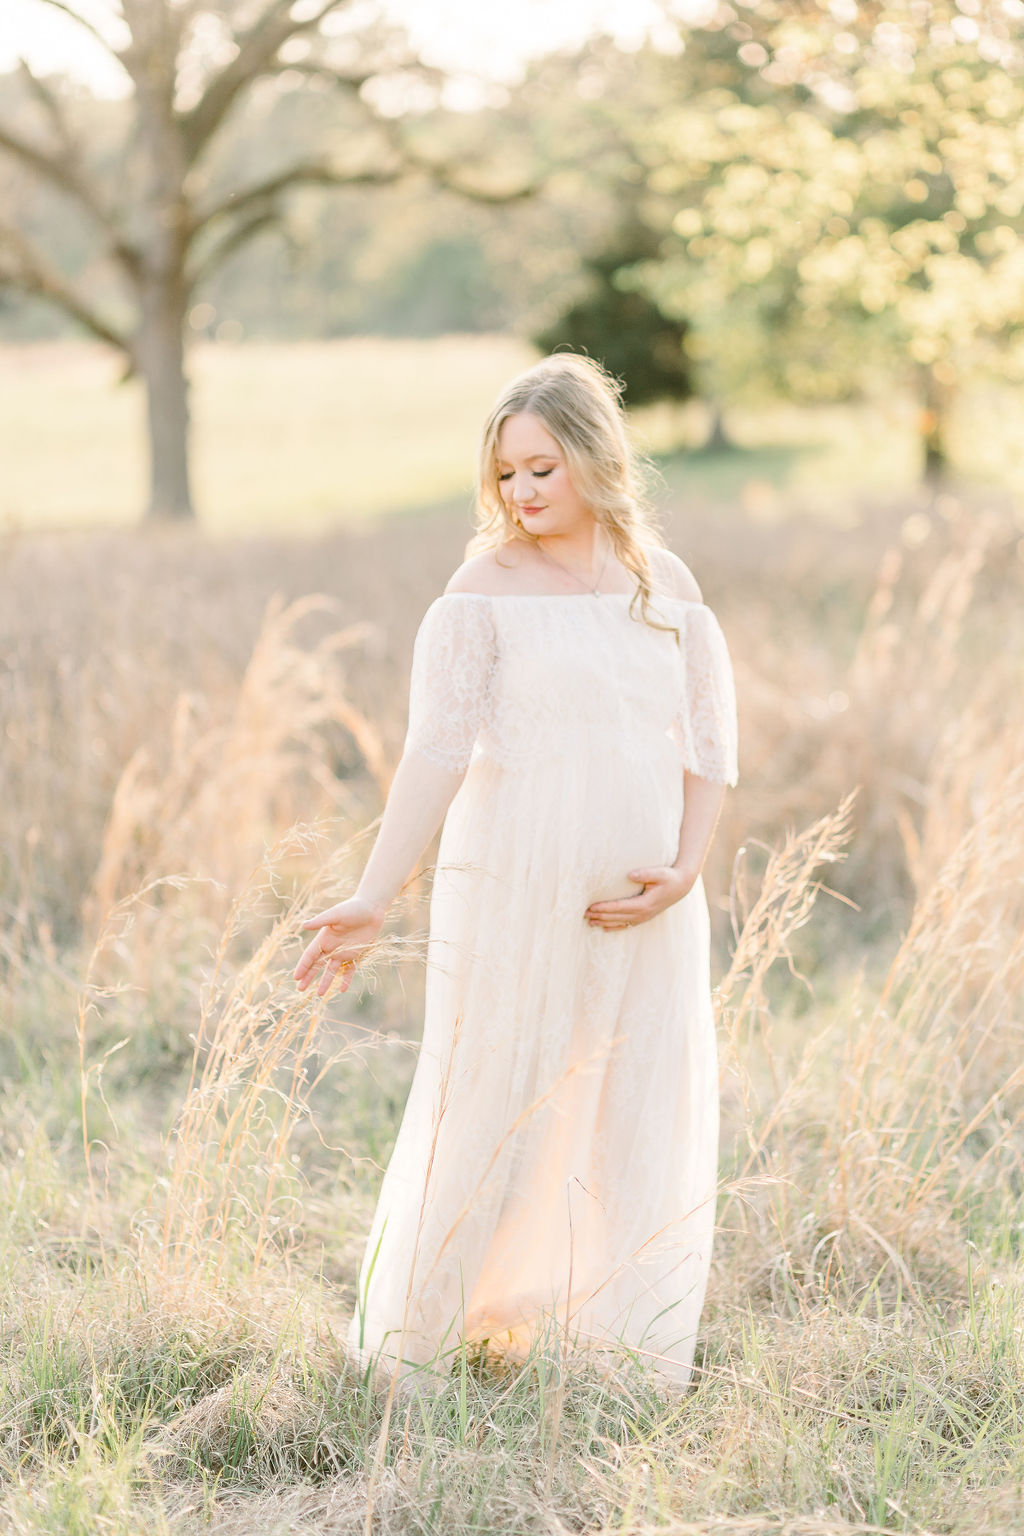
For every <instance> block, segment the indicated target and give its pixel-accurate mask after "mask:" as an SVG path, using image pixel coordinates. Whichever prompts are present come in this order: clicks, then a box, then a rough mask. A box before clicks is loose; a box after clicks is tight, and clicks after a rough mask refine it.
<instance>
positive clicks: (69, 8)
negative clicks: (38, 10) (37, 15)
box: [39, 0, 127, 73]
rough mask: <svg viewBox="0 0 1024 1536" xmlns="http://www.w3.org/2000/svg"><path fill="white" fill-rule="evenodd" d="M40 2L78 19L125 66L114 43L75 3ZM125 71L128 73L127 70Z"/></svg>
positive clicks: (113, 57) (115, 59)
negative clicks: (81, 12) (79, 10)
mask: <svg viewBox="0 0 1024 1536" xmlns="http://www.w3.org/2000/svg"><path fill="white" fill-rule="evenodd" d="M39 4H40V5H48V6H50V8H51V9H52V10H55V11H62V12H63V14H64V15H65V16H68V17H70V19H71V20H72V21H76V22H77V23H78V25H79V26H80V27H83V28H84V29H85V31H86V32H88V33H89V34H90V35H91V36H92V37H93V38H94V39H95V40H96V42H98V43H99V45H100V47H101V48H104V49H105V50H106V51H107V53H108V54H109V55H110V57H111V58H112V59H113V60H114V61H115V63H117V64H120V66H121V68H122V69H124V68H125V63H124V60H123V59H122V57H121V55H120V54H119V53H118V51H117V49H116V48H115V47H114V45H113V43H112V42H110V40H109V39H108V38H106V37H104V36H103V33H102V32H101V31H100V30H99V28H98V27H94V26H93V24H92V22H91V21H88V20H87V19H86V17H84V16H81V15H79V13H78V11H76V10H75V8H74V6H73V5H68V4H66V0H39ZM125 72H126V73H127V71H125Z"/></svg>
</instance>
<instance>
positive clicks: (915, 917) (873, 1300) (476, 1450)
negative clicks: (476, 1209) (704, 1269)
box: [0, 507, 1024, 1536]
mask: <svg viewBox="0 0 1024 1536" xmlns="http://www.w3.org/2000/svg"><path fill="white" fill-rule="evenodd" d="M922 516H924V517H925V518H926V520H928V527H927V528H926V529H923V525H922V523H921V521H920V518H921V517H922ZM912 518H918V521H917V522H916V523H915V522H913V521H911V519H912ZM908 523H909V527H910V530H911V532H910V533H909V534H908V533H907V531H906V530H907V525H908ZM925 535H926V536H925ZM461 537H462V530H461V528H460V527H459V526H458V525H457V524H456V523H452V524H450V525H449V524H446V523H443V522H442V523H441V524H439V525H437V526H435V527H433V528H423V529H417V528H415V527H412V526H407V527H405V528H402V529H400V530H398V531H396V530H395V529H391V530H386V531H384V532H382V533H381V534H380V536H379V538H378V539H376V540H375V539H374V538H366V539H363V540H351V541H346V540H343V539H339V540H338V541H337V542H336V543H335V544H333V545H330V546H321V547H318V548H305V547H297V548H294V549H292V548H290V547H289V546H278V547H276V548H273V549H269V548H267V547H263V546H253V547H251V548H245V547H240V546H230V547H227V546H225V547H216V546H207V545H204V544H202V543H201V542H198V543H195V544H190V543H189V542H187V541H176V540H175V541H171V542H170V543H168V544H165V545H162V546H161V545H160V544H156V545H154V546H147V545H145V544H143V543H142V542H136V541H132V540H125V541H110V540H102V541H98V542H97V543H96V544H95V545H92V544H90V542H89V541H75V542H74V543H69V544H67V545H61V544H60V543H59V542H56V541H54V542H46V541H43V542H40V544H38V545H33V546H21V547H17V548H14V549H12V550H10V551H9V552H8V558H7V563H6V568H5V571H4V575H3V580H4V581H6V583H7V586H6V588H5V592H4V598H5V601H4V603H3V604H2V605H0V623H2V624H3V625H4V627H5V633H6V640H7V642H8V648H7V651H6V653H5V654H6V656H7V658H8V661H7V665H6V666H5V668H4V669H3V671H2V673H0V723H2V729H3V733H4V740H5V741H6V743H7V744H8V752H7V755H6V757H5V761H4V774H5V783H4V791H5V792H4V795H3V797H2V800H0V848H2V850H3V868H2V878H0V900H2V902H3V906H4V912H5V917H6V922H5V924H4V934H3V950H2V961H0V967H2V974H0V1003H2V1006H3V1009H4V1016H5V1021H6V1023H7V1026H8V1027H7V1030H6V1033H5V1037H4V1039H3V1041H2V1043H0V1053H2V1056H0V1059H2V1062H3V1068H4V1072H5V1081H6V1086H7V1095H6V1098H5V1101H4V1104H3V1107H2V1110H0V1140H2V1146H3V1152H4V1156H3V1159H2V1164H0V1275H2V1284H3V1288H4V1289H3V1297H4V1308H5V1311H4V1317H5V1329H4V1341H3V1345H2V1353H3V1359H4V1365H5V1373H6V1374H5V1378H4V1384H3V1385H2V1386H0V1467H2V1468H3V1470H4V1473H5V1476H6V1478H7V1481H8V1489H7V1492H6V1493H5V1494H3V1495H2V1498H3V1503H2V1506H0V1507H2V1509H3V1521H4V1522H5V1528H9V1529H11V1530H12V1531H18V1532H21V1531H24V1532H29V1531H40V1530H58V1531H79V1530H80V1531H83V1532H85V1531H89V1532H90V1533H91V1532H92V1531H94V1530H98V1529H104V1530H109V1531H113V1532H121V1531H123V1532H125V1533H127V1532H129V1531H131V1532H135V1531H139V1530H150V1529H151V1530H154V1531H157V1530H161V1531H162V1530H176V1531H179V1530H180V1531H190V1530H193V1529H195V1530H199V1529H212V1530H221V1531H224V1532H228V1531H239V1532H241V1531H250V1530H253V1529H259V1530H261V1531H273V1530H289V1531H309V1532H317V1533H321V1532H322V1533H325V1536H326V1533H327V1532H335V1531H350V1530H351V1531H362V1530H365V1529H367V1528H368V1527H370V1526H372V1528H374V1529H377V1530H380V1531H406V1530H408V1531H413V1530H416V1531H423V1530H431V1531H433V1530H436V1531H449V1530H457V1529H474V1530H478V1531H493V1532H495V1533H497V1532H499V1531H500V1532H505V1531H508V1530H512V1529H514V1530H523V1531H537V1532H541V1531H544V1532H548V1531H552V1530H565V1529H577V1530H587V1531H591V1530H592V1531H605V1530H609V1531H610V1530H612V1529H615V1530H620V1531H628V1532H634V1533H639V1532H641V1531H643V1532H646V1531H648V1530H651V1529H654V1528H670V1529H673V1530H693V1531H711V1530H715V1531H735V1532H740V1531H744V1532H762V1531H768V1530H772V1531H780V1532H781V1531H784V1530H798V1529H799V1530H801V1531H803V1532H812V1531H813V1532H820V1533H822V1536H825V1533H832V1532H839V1531H844V1532H850V1531H855V1530H857V1531H868V1530H917V1531H922V1530H935V1531H939V1530H942V1531H964V1532H967V1531H994V1530H1004V1529H1005V1530H1007V1531H1009V1530H1012V1529H1016V1528H1017V1526H1016V1525H1015V1522H1019V1520H1020V1519H1021V1502H1020V1495H1019V1489H1020V1487H1021V1486H1022V1477H1024V1453H1022V1452H1021V1451H1020V1445H1021V1443H1022V1442H1021V1438H1020V1426H1021V1423H1022V1420H1024V1390H1022V1387H1024V1369H1022V1365H1021V1352H1020V1344H1019V1328H1018V1324H1017V1319H1018V1317H1019V1307H1020V1302H1021V1300H1022V1298H1024V1290H1022V1286H1021V1270H1020V1261H1019V1257H1018V1254H1019V1231H1020V1227H1019V1218H1018V1214H1017V1212H1018V1209H1019V1201H1020V1194H1021V1188H1022V1171H1024V1170H1022V1167H1021V1158H1022V1156H1024V1127H1022V1124H1021V1120H1022V1116H1024V1095H1022V1092H1021V1086H1022V1085H1021V1081H1020V1079H1021V1072H1022V1070H1024V1069H1022V1067H1021V1065H1020V1063H1021V1060H1022V1055H1021V1051H1020V1043H1021V1038H1020V1037H1021V1028H1022V1023H1024V1021H1022V1016H1021V999H1022V996H1024V987H1022V982H1024V974H1022V973H1024V939H1022V934H1024V880H1022V874H1021V860H1022V854H1024V780H1022V777H1021V767H1020V764H1021V762H1022V761H1024V722H1022V720H1021V716H1020V711H1019V708H1018V707H1017V696H1018V690H1019V677H1020V675H1021V670H1020V662H1021V655H1022V651H1024V624H1022V620H1021V616H1020V609H1019V604H1018V601H1017V597H1018V587H1019V577H1018V575H1017V574H1016V572H1017V571H1018V570H1019V566H1015V565H1014V564H1013V563H1012V561H1013V560H1016V555H1015V553H1014V551H1015V548H1016V542H1015V541H1016V539H1017V538H1018V537H1019V535H1018V533H1017V531H1016V527H1015V525H1014V524H1013V523H1012V522H1008V521H1005V520H1004V521H1000V520H999V518H998V517H996V516H994V515H993V516H991V517H989V518H988V519H982V518H980V517H978V516H976V515H975V514H974V513H973V512H972V511H971V510H970V509H969V508H967V507H961V508H960V509H959V510H956V509H951V508H949V507H947V508H946V510H945V512H944V513H938V512H935V511H934V509H933V510H932V512H931V513H922V512H921V510H920V509H917V510H914V511H911V512H910V514H909V516H908V518H906V519H904V521H903V523H902V532H901V533H900V536H899V537H898V539H897V542H896V544H895V545H893V546H892V547H891V550H890V552H887V540H886V539H885V538H878V539H877V540H875V542H874V544H873V545H871V540H870V539H869V537H868V534H867V533H866V534H865V535H864V542H865V544H866V545H871V547H869V548H860V547H858V551H857V554H858V558H857V562H856V563H855V565H854V566H853V567H850V568H847V566H846V564H845V562H844V558H843V556H842V554H841V553H840V554H837V553H836V551H835V549H834V548H833V547H832V546H831V545H830V544H829V542H828V541H827V540H825V539H824V538H821V537H819V535H818V533H816V532H815V531H814V530H813V529H808V528H807V527H802V528H799V529H795V530H792V531H791V532H790V533H787V532H786V530H785V529H778V528H777V529H775V530H774V531H769V532H768V533H766V531H765V530H764V529H760V530H758V529H754V530H752V531H751V537H750V539H749V540H747V541H746V543H745V544H743V550H744V558H745V559H746V560H747V561H748V565H747V566H743V565H742V564H740V562H738V561H737V562H736V563H735V567H734V566H732V565H730V564H729V563H728V560H729V555H730V551H732V550H735V549H736V548H738V547H739V546H738V544H737V539H736V530H735V528H729V527H728V526H726V527H723V528H722V529H720V530H719V531H718V534H717V535H715V536H713V535H712V534H705V535H704V537H705V538H706V540H707V541H708V549H707V552H706V554H705V564H704V565H703V566H702V567H700V569H699V573H700V575H701V577H702V580H703V583H704V586H705V590H706V593H707V595H708V597H709V600H711V601H713V602H714V604H715V606H716V608H717V610H718V611H719V612H720V613H721V616H722V621H723V625H724V627H725V629H726V633H727V634H728V636H729V639H730V644H731V648H732V651H733V655H734V660H735V662H736V670H737V678H738V683H739V691H740V706H741V722H742V726H743V765H742V766H743V775H744V776H743V781H742V783H741V787H740V790H739V791H738V792H737V793H736V794H735V795H734V796H732V797H731V798H730V803H729V806H728V808H727V812H726V816H725V818H724V820H723V824H722V828H721V831H720V836H719V842H718V845H717V847H716V851H715V859H714V862H713V866H712V868H711V869H710V870H709V873H708V877H707V878H708V886H709V889H710V890H711V891H712V893H717V902H716V912H715V917H716V926H717V940H718V953H719V955H720V957H721V963H720V965H719V975H720V980H719V984H718V989H717V1002H718V1009H719V1018H720V1024H721V1034H722V1067H723V1081H722V1086H723V1107H724V1119H723V1144H722V1151H723V1159H722V1191H721V1200H720V1207H719V1215H720V1224H719V1237H718V1240H717V1249H716V1254H715V1262H714V1270H713V1277H712V1286H711V1289H710V1292H709V1300H708V1308H707V1313H706V1327H705V1337H704V1340H703V1343H702V1350H701V1354H700V1356H699V1358H698V1372H697V1378H696V1384H695V1388H694V1390H693V1392H692V1393H691V1394H690V1395H688V1396H687V1397H685V1398H683V1399H682V1400H673V1399H671V1398H669V1397H666V1396H665V1394H664V1392H663V1391H662V1390H661V1389H660V1388H659V1386H658V1383H657V1379H656V1378H654V1377H653V1376H652V1375H651V1373H650V1370H649V1369H648V1367H647V1366H646V1365H645V1363H644V1362H643V1361H642V1360H641V1359H635V1358H634V1359H630V1358H628V1357H624V1358H623V1359H622V1360H621V1361H620V1362H619V1363H618V1364H617V1366H616V1368H615V1369H614V1370H613V1371H612V1372H611V1373H610V1374H609V1373H608V1372H607V1371H605V1373H604V1374H603V1375H602V1374H601V1372H599V1371H598V1370H597V1369H596V1368H592V1367H591V1366H590V1365H589V1364H588V1363H587V1362H586V1360H585V1359H584V1358H581V1357H579V1356H576V1355H569V1354H567V1353H566V1351H565V1348H564V1345H565V1336H564V1334H565V1331H564V1329H562V1330H559V1329H556V1331H555V1333H554V1335H553V1336H552V1337H551V1338H549V1339H545V1340H541V1341H539V1342H538V1346H537V1348H536V1350H535V1352H534V1354H533V1355H532V1356H531V1358H530V1359H529V1360H528V1361H526V1362H525V1363H524V1364H521V1365H520V1366H519V1367H517V1368H516V1369H514V1370H511V1371H501V1372H498V1371H494V1370H492V1369H489V1368H488V1366H487V1364H486V1362H484V1361H480V1360H477V1359H475V1358H473V1357H472V1355H470V1354H469V1353H467V1352H466V1351H465V1350H462V1351H456V1353H455V1357H454V1363H453V1368H452V1369H451V1371H450V1372H449V1374H447V1375H445V1376H444V1377H443V1378H442V1379H441V1380H440V1381H434V1382H433V1383H432V1384H430V1385H426V1384H425V1385H424V1386H423V1387H422V1388H421V1389H420V1390H418V1391H415V1390H414V1391H413V1392H412V1393H411V1394H408V1395H406V1396H404V1397H402V1398H396V1397H391V1398H389V1397H388V1396H387V1395H384V1394H381V1393H380V1392H379V1391H377V1390H376V1389H375V1387H374V1384H373V1382H372V1380H370V1379H368V1378H362V1377H360V1376H359V1374H358V1373H356V1372H354V1371H353V1369H352V1367H351V1365H350V1363H349V1362H348V1361H347V1360H346V1356H345V1352H344V1350H343V1349H342V1347H341V1345H340V1342H339V1340H340V1338H341V1337H342V1333H343V1330H344V1327H345V1324H346V1321H347V1317H348V1315H349V1312H350V1310H351V1307H352V1304H353V1283H354V1275H355V1269H354V1266H355V1262H356V1259H357V1257H358V1254H359V1251H360V1247H361V1237H362V1233H363V1231H364V1230H365V1223H366V1219H367V1216H368V1212H369V1209H370V1204H371V1202H372V1198H373V1192H374V1188H375V1180H376V1177H377V1170H379V1168H380V1167H381V1166H382V1165H383V1163H384V1162H385V1161H386V1158H387V1155H388V1152H389V1149H390V1142H391V1138H392V1136H393V1134H394V1128H395V1125H396V1123H397V1118H398V1115H399V1113H400V1109H401V1102H402V1095H403V1091H404V1085H405V1084H406V1083H407V1081H408V1076H409V1073H410V1071H411V1066H412V1055H413V1052H412V1049H411V1048H410V1046H411V1040H412V1039H413V1038H414V1036H415V1028H416V1019H417V1014H418V1009H419V994H418V990H417V989H418V975H419V969H418V966H417V964H416V963H415V962H416V961H417V960H418V958H419V956H420V954H421V941H422V920H423V911H422V906H417V904H416V895H417V892H416V890H413V891H412V892H411V893H410V906H409V907H408V909H407V910H406V911H404V912H403V913H402V914H400V915H399V919H398V922H397V925H396V929H395V931H394V932H393V933H392V934H391V935H390V937H389V939H388V940H387V941H386V943H385V944H384V945H383V946H382V947H381V950H380V954H379V956H378V960H379V964H377V965H376V967H375V968H374V970H373V972H372V975H371V977H370V981H371V986H370V988H369V989H368V990H367V991H366V992H365V993H355V994H352V995H348V996H346V998H345V999H344V1000H340V1001H338V1002H336V1003H332V1004H328V1005H326V1006H323V1007H318V1006H316V1005H314V1006H312V1007H311V1006H310V1004H309V1002H308V1001H307V1000H305V999H300V998H298V997H297V996H296V995H295V993H294V991H293V990H292V988H291V984H290V979H289V976H290V969H291V965H292V963H293V961H294V956H295V952H296V949H297V946H298V944H299V942H300V940H299V938H298V935H297V931H296V930H297V921H298V915H299V913H300V912H301V911H302V910H305V909H307V908H308V906H311V905H314V904H320V903H321V902H322V901H323V900H324V899H326V898H327V896H328V895H329V894H331V893H333V892H334V891H336V890H338V889H339V888H344V886H345V884H346V881H347V880H348V879H350V878H351V875H352V872H353V870H354V868H355V867H356V865H357V863H358V860H359V859H360V857H361V856H362V849H363V847H364V846H365V841H364V842H362V843H361V842H360V841H359V834H360V832H361V830H362V829H363V828H364V827H365V826H366V824H367V823H368V822H369V821H372V817H373V816H374V814H375V813H376V811H377V810H378V809H379V805H380V801H381V795H382V793H383V790H384V788H385V785H386V782H387V773H388V768H389V765H390V763H391V762H393V760H394V756H395V752H396V749H397V745H398V742H399V741H400V736H401V729H402V725H403V716H404V703H405V669H406V666H407V661H408V652H409V646H410V644H411V638H412V633H413V631H414V628H415V623H416V620H417V618H418V614H419V612H421V611H422V609H423V608H425V606H426V604H427V602H428V601H429V599H430V597H431V596H432V595H433V592H434V591H435V590H436V589H437V588H438V587H439V586H440V585H441V582H442V579H443V571H444V568H445V567H446V566H449V565H450V564H452V563H454V560H455V559H457V557H458V546H459V544H460V543H461ZM715 537H717V538H718V539H719V540H720V545H719V546H716V545H715V543H714V538H715ZM758 541H761V542H760V544H759V543H758ZM716 550H717V555H716V558H717V562H718V563H717V564H716V558H712V557H713V556H714V555H715V554H716ZM809 551H810V553H808V552H809ZM115 556H116V557H117V558H116V559H115ZM1008 557H1009V558H1008ZM382 568H383V569H384V570H386V571H387V572H388V577H389V579H388V580H387V581H383V580H382V578H381V574H380V571H381V569H382ZM808 572H811V573H812V575H811V576H808ZM872 572H874V573H875V575H874V576H872V575H871V573H872ZM42 573H45V574H46V578H47V584H48V590H49V591H50V592H51V594H54V593H55V594H58V595H59V598H60V600H58V598H57V597H53V598H52V599H51V601H52V603H53V607H54V612H55V614H56V617H55V618H54V620H53V622H52V623H50V622H49V621H48V619H47V616H46V615H45V614H43V613H41V612H40V609H39V604H38V602H37V601H36V600H35V598H34V597H33V596H32V593H33V591H34V590H35V588H34V586H33V581H37V580H38V579H39V578H40V576H41V574H42ZM731 574H735V580H732V581H730V580H729V577H730V575H731ZM26 576H29V577H31V578H32V580H30V581H29V582H28V584H27V585H26ZM325 578H329V579H325ZM62 583H63V585H62ZM716 587H717V589H718V590H717V591H716ZM310 592H320V593H323V594H324V598H325V599H326V600H329V602H330V604H331V605H332V606H329V607H328V606H326V603H321V601H320V600H319V599H317V600H316V601H315V602H311V601H309V593H310ZM275 593H277V594H279V597H278V598H277V600H276V601H275V602H272V601H271V600H272V599H273V598H274V595H275ZM389 594H390V595H389ZM268 605H269V606H268ZM72 658H75V660H74V662H72ZM364 836H365V834H364ZM90 954H91V955H92V959H91V960H90V959H89V955H90ZM406 961H408V962H411V963H408V964H406V963H404V962H406Z"/></svg>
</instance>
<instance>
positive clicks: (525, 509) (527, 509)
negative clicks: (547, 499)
mask: <svg viewBox="0 0 1024 1536" xmlns="http://www.w3.org/2000/svg"><path fill="white" fill-rule="evenodd" d="M519 510H520V512H543V511H544V508H543V507H520V508H519Z"/></svg>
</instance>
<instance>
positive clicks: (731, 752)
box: [674, 603, 738, 784]
mask: <svg viewBox="0 0 1024 1536" xmlns="http://www.w3.org/2000/svg"><path fill="white" fill-rule="evenodd" d="M680 643H681V647H682V672H683V678H682V688H681V697H680V700H679V704H678V708H677V710H676V716H675V723H674V732H675V736H676V740H677V741H678V742H679V750H680V755H681V757H682V760H683V767H684V768H685V769H686V771H687V773H693V774H696V775H697V777H698V778H701V779H713V780H714V781H715V783H717V784H735V783H736V780H737V737H738V730H737V722H736V688H735V683H734V680H733V672H732V663H731V662H730V660H729V650H728V647H727V645H726V642H725V636H724V635H723V633H722V630H721V627H720V625H719V623H718V620H717V619H716V618H715V615H714V614H713V613H712V611H711V609H710V608H708V607H707V606H706V605H705V604H703V603H692V604H687V606H686V610H685V617H684V620H683V623H682V625H681V627H680Z"/></svg>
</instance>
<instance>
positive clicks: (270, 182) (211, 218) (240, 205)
mask: <svg viewBox="0 0 1024 1536" xmlns="http://www.w3.org/2000/svg"><path fill="white" fill-rule="evenodd" d="M406 173H407V168H406V167H405V166H396V167H394V168H393V169H391V170H385V171H377V170H374V171H343V170H339V169H338V167H337V166H332V165H326V164H324V163H322V162H317V161H307V162H304V163H302V164H299V165H292V166H289V167H288V168H287V169H286V170H283V171H279V172H278V173H277V174H276V175H274V176H268V177H267V178H266V180H265V181H258V182H255V183H254V184H253V185H252V186H249V187H245V188H243V189H242V191H240V192H231V193H229V194H228V196H227V197H226V198H225V199H224V201H223V202H221V203H216V204H215V205H214V206H213V207H212V208H208V209H206V211H205V212H203V213H199V214H197V215H196V218H195V220H194V221H193V224H192V233H191V238H192V239H194V238H195V236H196V235H198V234H199V233H200V232H201V231H202V230H204V229H207V228H208V227H209V226H210V225H211V224H213V223H215V222H216V221H217V220H218V219H223V218H232V217H234V216H235V215H236V214H240V213H244V212H245V211H246V210H247V209H249V208H252V207H253V206H254V205H255V206H256V207H259V206H261V205H263V206H265V205H266V204H268V203H276V201H277V199H278V198H279V197H280V195H281V193H282V192H287V191H288V190H289V189H290V188H291V187H300V186H306V187H358V186H390V185H391V184H392V183H393V182H395V181H398V180H399V179H400V178H401V177H402V176H404V175H405V174H406Z"/></svg>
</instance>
